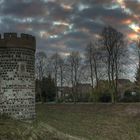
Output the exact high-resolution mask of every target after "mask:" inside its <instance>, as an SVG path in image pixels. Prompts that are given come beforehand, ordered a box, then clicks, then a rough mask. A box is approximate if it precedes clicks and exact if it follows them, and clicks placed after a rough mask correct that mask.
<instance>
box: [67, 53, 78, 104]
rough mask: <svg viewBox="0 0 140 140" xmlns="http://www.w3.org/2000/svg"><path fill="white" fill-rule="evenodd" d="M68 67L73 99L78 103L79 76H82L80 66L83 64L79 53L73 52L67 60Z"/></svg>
mask: <svg viewBox="0 0 140 140" xmlns="http://www.w3.org/2000/svg"><path fill="white" fill-rule="evenodd" d="M67 62H68V67H69V71H70V79H71V85H72V97H73V101H74V102H76V101H77V92H78V91H77V85H78V82H79V74H80V64H81V57H80V54H79V52H76V51H73V52H71V53H70V55H69V56H68V58H67Z"/></svg>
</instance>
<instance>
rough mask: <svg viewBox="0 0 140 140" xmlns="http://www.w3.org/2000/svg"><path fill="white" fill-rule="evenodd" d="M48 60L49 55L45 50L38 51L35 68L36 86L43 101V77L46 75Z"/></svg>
mask: <svg viewBox="0 0 140 140" xmlns="http://www.w3.org/2000/svg"><path fill="white" fill-rule="evenodd" d="M46 62H47V56H46V54H45V53H44V52H38V53H37V54H36V62H35V70H36V79H37V82H36V88H37V92H38V93H39V100H41V101H43V99H42V95H41V94H42V79H43V77H45V76H46V69H47V68H46V66H47V65H46Z"/></svg>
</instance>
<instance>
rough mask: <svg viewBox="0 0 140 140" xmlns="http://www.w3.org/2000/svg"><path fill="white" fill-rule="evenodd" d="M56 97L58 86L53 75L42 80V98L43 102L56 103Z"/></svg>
mask: <svg viewBox="0 0 140 140" xmlns="http://www.w3.org/2000/svg"><path fill="white" fill-rule="evenodd" d="M55 97H56V86H55V81H54V79H52V77H51V75H49V76H48V77H47V78H43V79H42V98H43V102H46V101H55Z"/></svg>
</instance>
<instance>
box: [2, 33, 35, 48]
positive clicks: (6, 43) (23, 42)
mask: <svg viewBox="0 0 140 140" xmlns="http://www.w3.org/2000/svg"><path fill="white" fill-rule="evenodd" d="M35 46H36V39H35V37H34V36H32V35H29V34H24V33H21V34H20V36H18V35H17V33H4V34H3V35H1V34H0V47H4V48H6V47H8V48H9V47H16V48H29V49H32V50H35V49H36V48H35Z"/></svg>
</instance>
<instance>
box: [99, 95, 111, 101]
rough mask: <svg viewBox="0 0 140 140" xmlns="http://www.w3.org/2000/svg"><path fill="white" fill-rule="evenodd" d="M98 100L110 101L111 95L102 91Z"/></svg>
mask: <svg viewBox="0 0 140 140" xmlns="http://www.w3.org/2000/svg"><path fill="white" fill-rule="evenodd" d="M99 102H105V103H108V102H111V95H110V93H102V94H101V95H100V97H99Z"/></svg>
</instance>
